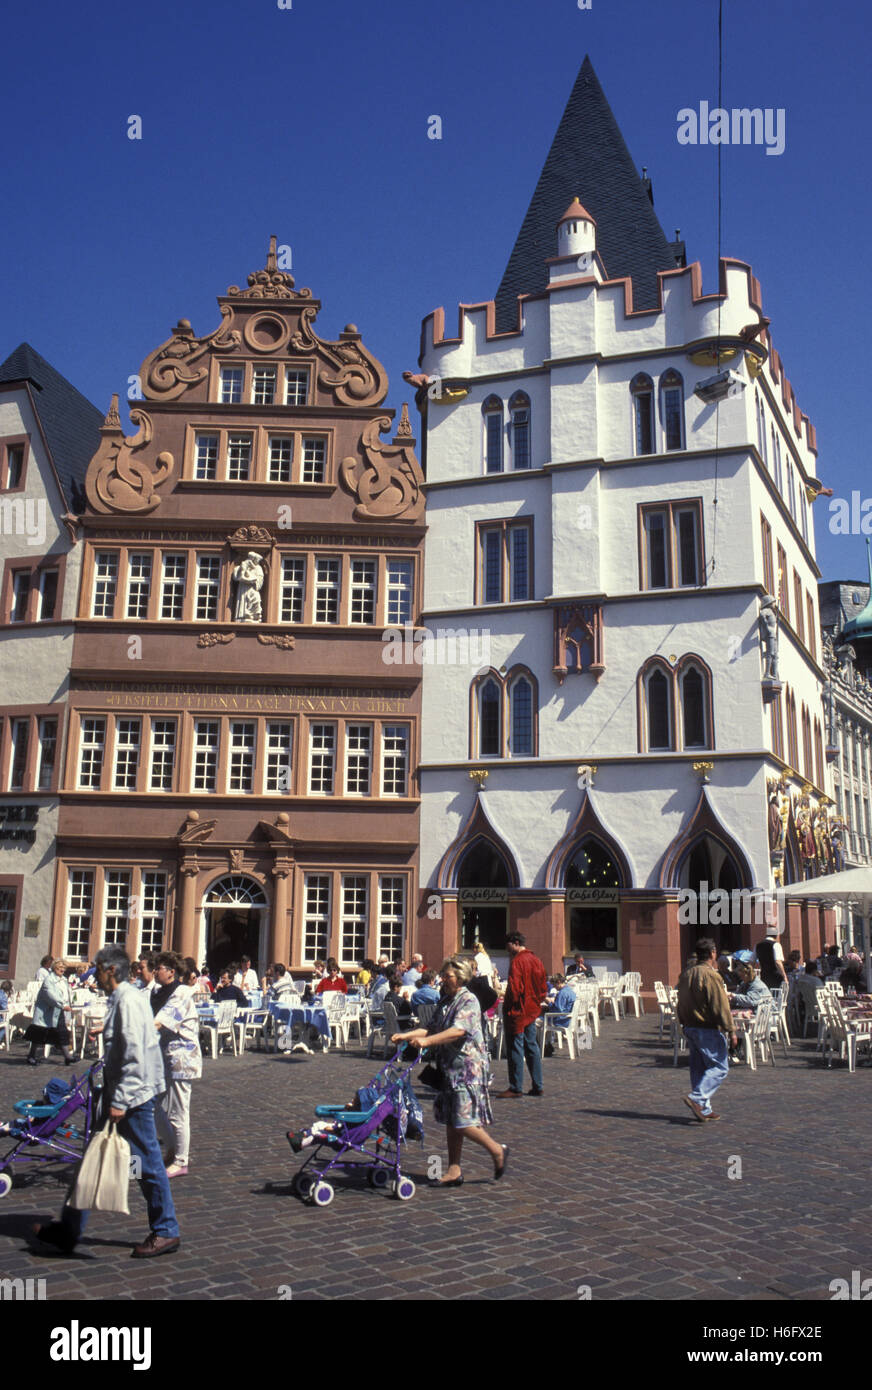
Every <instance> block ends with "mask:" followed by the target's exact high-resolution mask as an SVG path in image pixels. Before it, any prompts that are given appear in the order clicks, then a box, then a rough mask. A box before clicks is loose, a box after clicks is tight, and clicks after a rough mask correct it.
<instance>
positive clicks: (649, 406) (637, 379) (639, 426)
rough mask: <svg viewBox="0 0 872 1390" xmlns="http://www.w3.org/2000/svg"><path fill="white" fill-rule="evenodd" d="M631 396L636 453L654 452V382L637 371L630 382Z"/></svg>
mask: <svg viewBox="0 0 872 1390" xmlns="http://www.w3.org/2000/svg"><path fill="white" fill-rule="evenodd" d="M630 392H631V394H632V397H633V424H634V430H635V441H636V454H637V455H641V454H653V452H654V383H653V381H652V380H651V378H650V376H646V375H645V373H644V372H639V373H638V375H637V376H634V377H633V380H632V381H631V382H630Z"/></svg>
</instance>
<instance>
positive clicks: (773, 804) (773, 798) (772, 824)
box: [769, 787, 781, 850]
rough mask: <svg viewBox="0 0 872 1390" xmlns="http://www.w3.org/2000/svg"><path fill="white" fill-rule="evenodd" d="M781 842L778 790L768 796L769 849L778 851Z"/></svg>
mask: <svg viewBox="0 0 872 1390" xmlns="http://www.w3.org/2000/svg"><path fill="white" fill-rule="evenodd" d="M780 842H781V811H780V810H779V809H778V789H777V787H776V789H775V790H774V791H773V792H770V794H769V848H770V850H773V849H779V848H780Z"/></svg>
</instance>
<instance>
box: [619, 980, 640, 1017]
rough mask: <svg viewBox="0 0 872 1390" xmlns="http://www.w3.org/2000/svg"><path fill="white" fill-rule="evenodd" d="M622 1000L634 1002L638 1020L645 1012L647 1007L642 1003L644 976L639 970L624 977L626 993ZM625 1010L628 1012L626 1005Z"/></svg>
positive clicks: (624, 992)
mask: <svg viewBox="0 0 872 1390" xmlns="http://www.w3.org/2000/svg"><path fill="white" fill-rule="evenodd" d="M621 998H622V999H631V1000H632V1002H633V1012H634V1013H635V1015H636V1018H638V1017H639V1015H640V1014H643V1013H644V1012H645V1005H644V1003H643V1002H642V976H641V975H640V974H639V972H638V970H631V971H629V972H628V973H627V974H626V975H625V976H624V991H623V994H622V995H621ZM624 1010H625V1011H626V1004H625V1005H624Z"/></svg>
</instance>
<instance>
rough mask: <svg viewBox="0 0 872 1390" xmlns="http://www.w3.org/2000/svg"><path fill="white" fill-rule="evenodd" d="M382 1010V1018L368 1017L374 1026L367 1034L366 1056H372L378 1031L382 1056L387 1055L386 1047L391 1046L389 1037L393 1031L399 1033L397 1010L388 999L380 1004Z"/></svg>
mask: <svg viewBox="0 0 872 1390" xmlns="http://www.w3.org/2000/svg"><path fill="white" fill-rule="evenodd" d="M382 1011H383V1015H384V1016H383V1018H381V1019H379V1020H377V1019H372V1018H371V1019H370V1023H372V1024H374V1025H375V1026H374V1027H373V1030H372V1032H371V1033H370V1035H369V1043H368V1044H367V1049H366V1055H367V1057H371V1056H372V1050H373V1047H374V1046H375V1040H376V1038H377V1036H378V1034H379V1033H381V1038H382V1056H383V1057H386V1056H387V1055H388V1048H389V1047H391V1046H392V1043H391V1037H392V1036H393V1034H394V1033H399V1032H401V1031H402V1030H401V1028H400V1023H399V1019H398V1018H397V1011H396V1009H395V1008H394V1005H393V1004H392V1003H391V1001H390V999H386V1000H385V1001H384V1003H383V1004H382Z"/></svg>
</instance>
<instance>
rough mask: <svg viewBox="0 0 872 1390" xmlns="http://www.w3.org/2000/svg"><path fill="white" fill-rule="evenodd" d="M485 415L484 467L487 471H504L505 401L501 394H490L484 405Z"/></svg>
mask: <svg viewBox="0 0 872 1390" xmlns="http://www.w3.org/2000/svg"><path fill="white" fill-rule="evenodd" d="M482 415H483V417H484V467H485V472H486V473H502V471H503V403H502V401H501V400H500V398H499V396H488V398H487V400H486V401H485V403H484V405H483V406H482Z"/></svg>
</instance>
